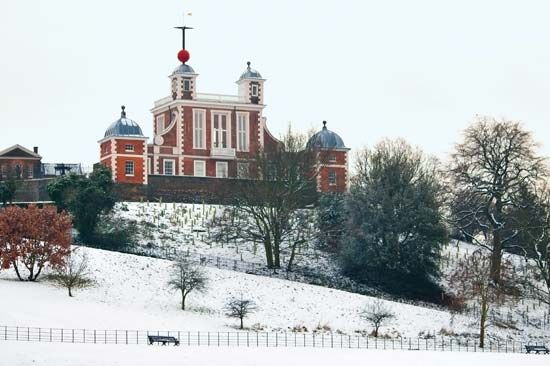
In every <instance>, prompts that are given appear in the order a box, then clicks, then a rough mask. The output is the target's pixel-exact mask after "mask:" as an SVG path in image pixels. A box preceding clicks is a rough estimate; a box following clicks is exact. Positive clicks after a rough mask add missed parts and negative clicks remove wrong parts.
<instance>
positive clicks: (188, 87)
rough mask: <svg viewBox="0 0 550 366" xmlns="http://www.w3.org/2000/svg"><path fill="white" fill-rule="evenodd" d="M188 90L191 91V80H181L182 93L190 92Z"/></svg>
mask: <svg viewBox="0 0 550 366" xmlns="http://www.w3.org/2000/svg"><path fill="white" fill-rule="evenodd" d="M190 90H191V80H189V79H183V91H190Z"/></svg>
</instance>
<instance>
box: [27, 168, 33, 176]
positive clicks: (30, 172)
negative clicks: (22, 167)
mask: <svg viewBox="0 0 550 366" xmlns="http://www.w3.org/2000/svg"><path fill="white" fill-rule="evenodd" d="M33 170H34V167H31V168H30V169H29V172H28V173H27V178H29V179H33V178H34V172H33Z"/></svg>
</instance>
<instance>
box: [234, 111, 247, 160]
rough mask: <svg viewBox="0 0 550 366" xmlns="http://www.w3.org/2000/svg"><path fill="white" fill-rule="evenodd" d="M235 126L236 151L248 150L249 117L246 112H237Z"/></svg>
mask: <svg viewBox="0 0 550 366" xmlns="http://www.w3.org/2000/svg"><path fill="white" fill-rule="evenodd" d="M241 123H242V125H241ZM236 127H237V151H245V152H248V151H249V149H250V118H249V113H248V112H237V126H236ZM243 127H244V128H243Z"/></svg>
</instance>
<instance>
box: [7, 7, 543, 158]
mask: <svg viewBox="0 0 550 366" xmlns="http://www.w3.org/2000/svg"><path fill="white" fill-rule="evenodd" d="M0 4H1V5H0V124H1V127H2V128H1V129H0V149H3V148H5V147H8V146H11V145H13V144H15V143H19V144H21V145H24V146H27V147H29V148H32V146H36V145H37V146H39V147H40V153H41V155H42V156H43V161H44V162H82V163H84V164H86V165H91V164H92V163H94V162H96V161H97V160H98V145H97V140H99V139H100V138H101V137H103V133H104V131H105V129H106V128H107V127H108V126H109V124H110V123H111V122H113V121H114V120H115V119H117V118H118V116H119V113H120V105H121V104H125V105H126V106H127V112H128V117H130V118H132V119H134V120H136V121H137V122H138V123H139V124H140V125H141V127H142V129H143V130H144V133H145V134H146V135H147V136H149V137H151V138H152V125H153V123H152V117H151V114H150V112H149V109H150V108H151V107H152V105H153V102H154V101H155V100H156V99H160V98H162V97H165V96H168V95H169V90H170V83H169V80H168V75H169V74H170V73H171V71H172V70H173V69H174V68H175V67H176V66H177V65H178V63H179V61H177V59H176V54H177V52H178V50H179V49H180V47H181V39H180V33H179V32H178V31H176V30H174V29H172V27H173V26H176V25H180V24H181V22H182V14H183V13H184V12H189V11H190V12H192V13H193V15H192V16H190V17H186V23H188V25H190V26H193V27H195V29H194V30H192V31H189V33H188V38H187V49H188V50H189V51H190V53H191V60H190V61H189V62H188V63H189V64H190V65H191V66H192V67H193V68H194V69H195V71H196V72H197V73H199V74H200V76H199V78H198V81H197V84H198V91H199V92H206V93H221V94H236V93H237V86H236V84H235V81H236V80H237V79H238V77H239V75H240V74H241V72H243V71H244V69H245V67H246V61H248V60H250V61H251V62H252V66H253V67H254V68H256V69H258V70H259V71H260V72H261V73H262V76H264V77H265V78H266V79H267V82H266V85H265V98H266V99H265V100H266V104H267V105H268V107H267V108H266V110H265V116H267V119H268V126H269V128H270V130H271V131H272V132H273V133H274V134H275V135H276V136H277V135H280V134H281V133H282V132H283V131H284V130H285V128H286V127H287V126H288V123H292V125H293V127H294V128H295V129H297V130H300V131H303V132H305V131H307V130H309V129H310V128H316V129H319V128H320V127H321V126H322V125H321V122H322V120H327V121H328V127H329V129H332V130H334V131H335V132H337V133H338V134H340V136H342V138H343V139H344V142H345V143H346V145H347V146H348V147H351V148H352V149H357V148H359V147H362V146H365V145H366V146H372V145H373V144H375V143H376V142H377V141H379V140H381V139H382V138H384V137H398V136H401V137H404V138H406V139H407V140H408V141H410V142H411V143H413V144H415V145H418V146H420V147H421V148H423V149H424V150H425V151H426V152H428V153H431V154H435V155H437V156H439V157H440V158H442V159H444V158H445V156H446V155H447V154H448V153H450V152H451V151H452V149H453V144H454V143H455V142H457V141H459V139H460V133H461V130H463V129H464V127H465V126H467V125H468V124H469V123H470V122H471V121H472V120H473V118H474V116H475V115H476V114H480V115H493V116H496V117H504V118H507V119H514V120H520V121H522V122H523V123H524V125H525V127H526V128H528V129H530V130H532V131H533V132H534V134H535V137H536V139H537V140H539V141H540V142H541V143H543V146H542V148H541V151H542V152H543V153H544V154H545V155H550V127H549V126H550V21H549V18H548V17H549V14H550V3H549V2H548V1H526V0H523V1H519V0H517V1H503V0H495V1H479V0H478V1H465V0H462V1H442V0H438V1H435V0H434V1H420V0H415V1H408V0H407V1H405V0H404V1H388V0H385V1H364V0H363V1H344V0H339V1H320V0H315V1H313V0H312V1H297V0H293V1H290V0H288V1H287V0H277V1H265V0H264V1H240V0H239V1H235V0H232V1H214V0H200V1H199V0H194V1H193V0H190V1H181V0H180V1H175V0H157V1H136V0H134V1H130V0H125V1H120V0H116V1H114V0H110V1H106V0H94V1H78V0H48V1H31V0H26V1H21V0H0Z"/></svg>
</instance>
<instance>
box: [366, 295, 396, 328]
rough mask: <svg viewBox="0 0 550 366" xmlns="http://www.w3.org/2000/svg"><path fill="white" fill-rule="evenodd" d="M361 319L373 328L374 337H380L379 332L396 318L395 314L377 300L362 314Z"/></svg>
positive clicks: (382, 302)
mask: <svg viewBox="0 0 550 366" xmlns="http://www.w3.org/2000/svg"><path fill="white" fill-rule="evenodd" d="M361 317H362V318H363V319H365V320H366V321H368V322H369V323H370V324H371V325H372V326H373V328H374V329H373V331H372V335H373V336H375V337H378V330H379V329H380V327H381V326H384V325H386V324H387V323H389V322H390V321H391V320H392V319H394V318H395V313H394V312H393V311H392V310H391V309H390V308H389V307H388V306H387V305H386V304H385V303H384V301H382V300H380V299H377V300H376V301H374V302H373V303H372V304H370V305H368V306H367V307H366V308H365V309H364V310H363V311H362V312H361Z"/></svg>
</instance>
